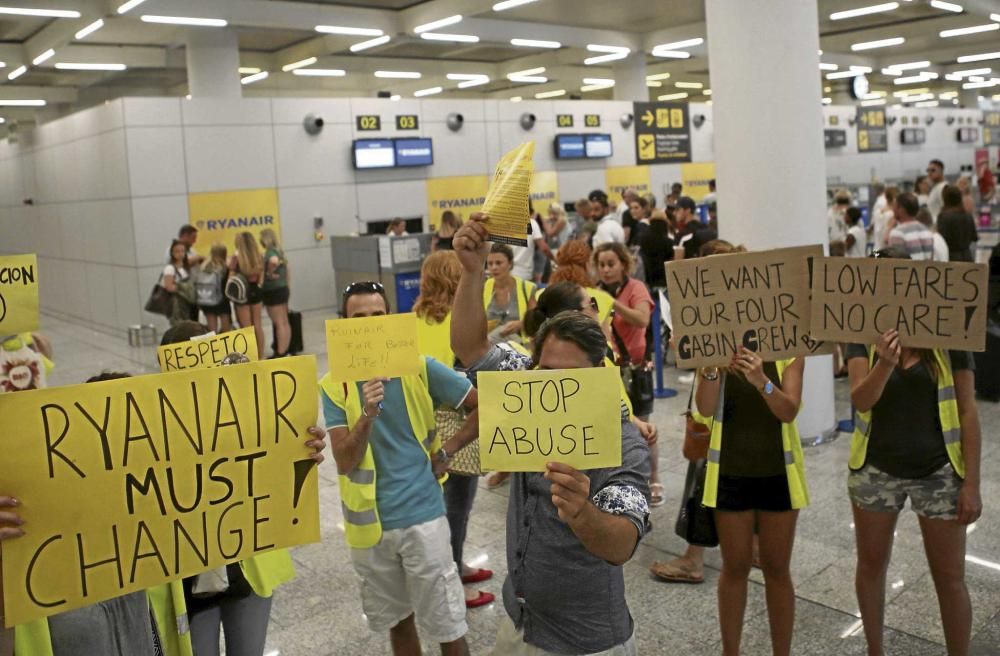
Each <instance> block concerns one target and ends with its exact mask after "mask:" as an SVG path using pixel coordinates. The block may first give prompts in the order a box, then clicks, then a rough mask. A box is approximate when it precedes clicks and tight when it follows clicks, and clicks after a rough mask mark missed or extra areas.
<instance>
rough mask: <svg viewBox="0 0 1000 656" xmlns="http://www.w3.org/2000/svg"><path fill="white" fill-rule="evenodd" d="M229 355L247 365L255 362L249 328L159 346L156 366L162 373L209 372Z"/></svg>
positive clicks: (255, 355)
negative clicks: (245, 360)
mask: <svg viewBox="0 0 1000 656" xmlns="http://www.w3.org/2000/svg"><path fill="white" fill-rule="evenodd" d="M230 353H240V354H242V355H245V356H247V358H249V359H250V361H251V362H256V361H257V360H258V359H259V358H258V357H257V335H255V334H254V330H253V326H247V327H246V328H240V329H239V330H233V331H230V332H228V333H222V334H221V335H213V336H212V337H206V338H203V339H199V338H197V337H196V338H194V339H192V340H190V341H187V342H180V343H179V344H167V345H166V346H161V347H159V348H158V349H156V361H157V362H159V363H160V371H162V372H164V373H166V372H168V371H180V370H182V369H210V368H212V367H218V366H219V365H220V364H222V361H223V360H224V359H225V357H226V356H227V355H229V354H230Z"/></svg>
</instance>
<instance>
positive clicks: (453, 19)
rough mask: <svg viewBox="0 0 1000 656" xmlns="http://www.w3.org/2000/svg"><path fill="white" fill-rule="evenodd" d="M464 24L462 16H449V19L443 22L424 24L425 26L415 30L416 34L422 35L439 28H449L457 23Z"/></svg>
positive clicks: (443, 19) (444, 19) (419, 26)
mask: <svg viewBox="0 0 1000 656" xmlns="http://www.w3.org/2000/svg"><path fill="white" fill-rule="evenodd" d="M460 22H462V15H461V14H455V15H454V16H449V17H448V18H442V19H441V20H436V21H431V22H430V23H424V24H423V25H417V26H416V27H414V28H413V32H414V34H421V33H423V32H430V31H432V30H436V29H437V28H439V27H447V26H448V25H454V24H455V23H460Z"/></svg>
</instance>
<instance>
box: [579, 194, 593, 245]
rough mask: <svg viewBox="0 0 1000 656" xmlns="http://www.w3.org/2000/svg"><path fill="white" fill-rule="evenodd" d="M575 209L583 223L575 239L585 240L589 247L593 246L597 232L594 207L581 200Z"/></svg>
mask: <svg viewBox="0 0 1000 656" xmlns="http://www.w3.org/2000/svg"><path fill="white" fill-rule="evenodd" d="M574 207H575V208H576V213H577V216H579V217H580V221H581V222H580V225H579V226H578V228H577V233H576V235H575V238H576V239H580V240H583V241H585V242H586V243H587V246H591V244H592V243H593V240H594V233H596V232H597V217H596V216H595V212H594V209H593V206H592V205H591V203H590V201H589V200H587V199H586V198H581V199H580V200H578V201H576V203H575V205H574Z"/></svg>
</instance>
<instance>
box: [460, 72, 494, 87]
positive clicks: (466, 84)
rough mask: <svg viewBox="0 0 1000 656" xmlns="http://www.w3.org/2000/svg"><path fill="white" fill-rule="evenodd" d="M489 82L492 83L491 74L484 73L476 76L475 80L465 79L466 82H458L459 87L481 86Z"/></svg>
mask: <svg viewBox="0 0 1000 656" xmlns="http://www.w3.org/2000/svg"><path fill="white" fill-rule="evenodd" d="M489 83H490V76H489V75H484V76H482V77H480V78H476V79H475V80H465V81H464V82H459V83H458V88H459V89H468V88H470V87H479V86H482V85H484V84H489Z"/></svg>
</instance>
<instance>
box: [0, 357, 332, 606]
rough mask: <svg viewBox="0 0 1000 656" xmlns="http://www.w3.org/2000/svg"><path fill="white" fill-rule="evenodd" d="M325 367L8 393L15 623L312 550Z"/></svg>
mask: <svg viewBox="0 0 1000 656" xmlns="http://www.w3.org/2000/svg"><path fill="white" fill-rule="evenodd" d="M316 395H317V384H316V360H315V358H314V357H311V356H310V357H306V356H303V357H297V358H282V359H280V360H268V361H264V362H254V363H250V364H245V365H241V366H238V367H218V368H215V369H200V370H191V371H179V372H176V373H172V374H169V375H167V374H155V375H151V376H138V377H135V378H127V379H121V380H111V381H106V382H102V383H91V384H85V385H74V386H69V387H57V388H50V389H43V390H35V391H31V392H16V393H13V394H0V416H2V417H3V418H4V421H5V422H7V423H9V424H10V425H11V426H17V427H18V430H16V431H6V432H5V434H4V448H3V449H2V450H0V471H2V472H3V490H4V494H10V495H12V496H14V497H15V498H17V499H18V500H19V501H20V506H19V509H18V512H19V513H21V515H22V517H23V518H24V520H25V531H26V534H25V535H24V536H22V537H20V538H18V539H16V540H8V541H6V542H4V544H3V569H4V576H3V594H4V603H5V621H6V624H7V626H13V625H15V624H21V623H23V622H28V621H30V620H33V619H36V618H39V617H44V616H47V615H52V614H54V613H62V612H65V611H68V610H73V609H74V608H80V607H81V606H86V605H90V604H94V603H96V602H98V601H101V600H104V599H109V598H112V597H117V596H119V595H122V594H126V593H129V592H133V591H135V590H142V589H145V588H149V587H151V586H155V585H158V584H161V583H164V582H166V581H171V580H175V579H179V578H182V577H187V576H192V575H194V574H197V573H199V572H203V571H206V570H209V569H214V568H216V567H219V566H221V565H223V564H224V563H231V562H235V561H239V560H244V559H246V558H249V557H252V556H255V555H259V554H262V553H264V552H268V551H273V550H274V549H277V548H281V547H289V546H292V545H296V544H304V543H308V542H317V541H318V540H319V539H320V533H319V491H318V485H317V478H316V476H315V475H313V474H310V472H311V471H312V470H313V469H314V468H315V467H314V464H315V463H314V462H313V460H311V459H310V458H309V453H310V451H311V450H310V449H309V448H307V447H306V446H305V442H306V441H307V440H309V439H311V438H310V437H309V435H308V433H307V432H306V431H307V429H308V428H309V427H310V426H312V425H314V424H315V422H316V409H317V408H316Z"/></svg>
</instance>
